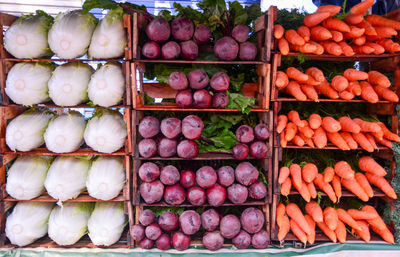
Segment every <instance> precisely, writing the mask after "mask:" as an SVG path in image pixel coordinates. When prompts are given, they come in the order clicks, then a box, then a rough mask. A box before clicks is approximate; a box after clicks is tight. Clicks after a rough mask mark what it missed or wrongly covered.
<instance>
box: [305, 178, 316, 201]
mask: <svg viewBox="0 0 400 257" xmlns="http://www.w3.org/2000/svg"><path fill="white" fill-rule="evenodd" d="M307 188H308V192H310V196H311V198H312V199H314V198H317V195H318V194H317V190H316V189H315V185H314V183H313V182H311V183H308V184H307Z"/></svg>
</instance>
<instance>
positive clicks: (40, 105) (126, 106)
mask: <svg viewBox="0 0 400 257" xmlns="http://www.w3.org/2000/svg"><path fill="white" fill-rule="evenodd" d="M1 106H4V107H21V108H22V107H24V106H22V105H19V104H6V105H4V104H3V105H1ZM32 107H33V108H55V109H57V108H58V109H65V108H68V109H72V108H87V109H89V108H91V109H93V108H94V109H121V108H130V106H128V105H114V106H110V107H103V106H97V105H96V106H93V105H87V104H80V105H76V106H59V105H55V104H53V103H45V104H35V105H32Z"/></svg>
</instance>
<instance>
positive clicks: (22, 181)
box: [6, 155, 50, 200]
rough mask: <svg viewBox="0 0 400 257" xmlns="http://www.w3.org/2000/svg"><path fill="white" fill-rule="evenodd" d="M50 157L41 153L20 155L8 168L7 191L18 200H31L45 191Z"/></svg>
mask: <svg viewBox="0 0 400 257" xmlns="http://www.w3.org/2000/svg"><path fill="white" fill-rule="evenodd" d="M49 167H50V158H48V157H45V156H39V155H25V156H20V157H18V158H17V160H15V162H14V163H13V165H12V166H11V168H10V169H9V170H8V176H7V183H6V191H7V193H8V194H9V195H10V196H12V197H14V198H15V199H18V200H30V199H33V198H35V197H38V196H40V195H41V194H42V193H43V192H44V180H45V179H46V175H47V170H48V169H49Z"/></svg>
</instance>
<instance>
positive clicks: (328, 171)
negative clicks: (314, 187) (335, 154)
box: [323, 167, 335, 183]
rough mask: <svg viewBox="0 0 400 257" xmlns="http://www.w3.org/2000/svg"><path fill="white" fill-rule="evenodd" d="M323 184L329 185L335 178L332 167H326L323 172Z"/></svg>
mask: <svg viewBox="0 0 400 257" xmlns="http://www.w3.org/2000/svg"><path fill="white" fill-rule="evenodd" d="M323 175H324V182H325V183H330V182H331V181H332V179H333V177H334V176H335V169H334V168H332V167H326V168H325V170H324V173H323Z"/></svg>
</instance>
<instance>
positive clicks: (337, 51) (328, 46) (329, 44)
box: [321, 40, 343, 56]
mask: <svg viewBox="0 0 400 257" xmlns="http://www.w3.org/2000/svg"><path fill="white" fill-rule="evenodd" d="M321 45H322V46H323V47H324V50H325V51H326V52H327V53H329V54H332V55H336V56H339V55H341V54H342V53H343V51H342V48H341V47H340V46H339V45H338V44H337V43H335V42H333V41H329V40H327V41H323V42H321Z"/></svg>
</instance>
